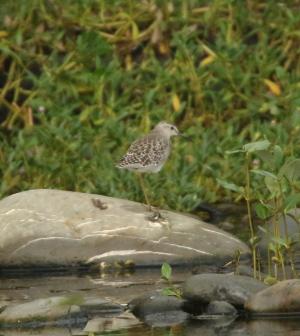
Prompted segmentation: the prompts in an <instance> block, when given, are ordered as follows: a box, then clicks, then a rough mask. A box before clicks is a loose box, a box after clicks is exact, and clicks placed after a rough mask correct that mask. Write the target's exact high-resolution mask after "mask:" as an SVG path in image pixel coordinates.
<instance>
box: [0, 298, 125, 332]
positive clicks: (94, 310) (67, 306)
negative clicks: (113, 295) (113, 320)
mask: <svg viewBox="0 0 300 336" xmlns="http://www.w3.org/2000/svg"><path fill="white" fill-rule="evenodd" d="M123 310H124V308H123V307H122V306H121V305H119V304H117V303H113V302H110V301H107V300H105V299H101V298H95V297H94V298H90V297H88V296H83V295H69V296H55V297H48V298H41V299H36V300H32V301H29V302H25V303H14V304H12V305H9V306H7V307H6V308H5V309H4V310H3V311H2V312H1V313H0V326H1V325H4V326H9V325H14V324H18V325H19V326H21V325H22V326H25V325H26V324H30V325H32V326H38V325H45V323H46V322H47V324H53V325H56V324H59V321H61V320H62V319H64V320H66V321H70V319H71V318H73V317H74V318H87V316H89V315H91V314H99V315H105V314H120V313H121V312H123Z"/></svg>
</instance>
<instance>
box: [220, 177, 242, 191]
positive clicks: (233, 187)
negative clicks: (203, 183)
mask: <svg viewBox="0 0 300 336" xmlns="http://www.w3.org/2000/svg"><path fill="white" fill-rule="evenodd" d="M217 182H218V183H219V185H220V186H222V187H223V188H224V189H228V190H231V191H235V192H237V193H240V194H242V193H243V192H244V188H243V187H240V186H238V185H236V184H234V183H231V182H227V181H224V180H221V179H217Z"/></svg>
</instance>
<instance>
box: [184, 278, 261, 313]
mask: <svg viewBox="0 0 300 336" xmlns="http://www.w3.org/2000/svg"><path fill="white" fill-rule="evenodd" d="M264 288H266V285H265V284H263V283H262V282H260V281H258V280H255V279H253V278H250V277H247V276H242V275H232V274H215V273H204V274H197V275H193V276H191V277H190V278H188V279H187V280H186V282H185V283H184V285H183V298H184V299H186V300H188V301H191V302H197V303H198V304H204V305H205V304H208V303H209V302H211V301H216V300H217V301H226V302H228V303H230V304H232V305H234V306H236V307H242V306H243V305H244V303H245V302H246V300H247V299H248V298H249V297H250V296H251V295H253V294H254V293H257V292H258V291H260V290H262V289H264Z"/></svg>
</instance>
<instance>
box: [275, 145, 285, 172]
mask: <svg viewBox="0 0 300 336" xmlns="http://www.w3.org/2000/svg"><path fill="white" fill-rule="evenodd" d="M283 158H284V155H283V152H282V149H281V147H280V146H278V145H275V146H274V161H275V162H274V163H275V167H276V168H277V169H278V168H279V167H281V166H282V164H283Z"/></svg>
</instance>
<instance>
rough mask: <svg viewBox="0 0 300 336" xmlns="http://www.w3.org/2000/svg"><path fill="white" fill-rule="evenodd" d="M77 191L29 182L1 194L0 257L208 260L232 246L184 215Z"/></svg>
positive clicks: (8, 262) (226, 254)
mask: <svg viewBox="0 0 300 336" xmlns="http://www.w3.org/2000/svg"><path fill="white" fill-rule="evenodd" d="M161 212H162V214H163V216H164V217H166V220H163V219H160V218H154V217H153V216H152V215H151V213H149V212H148V211H147V209H146V207H145V206H144V205H143V204H140V203H136V202H131V201H128V200H122V199H117V198H111V197H106V196H100V195H92V194H85V193H78V192H69V191H60V190H47V189H39V190H30V191H25V192H21V193H17V194H14V195H11V196H9V197H6V198H5V199H2V200H1V201H0V265H1V266H2V267H3V266H8V267H11V266H21V267H25V266H29V267H30V266H33V267H41V266H45V265H46V266H49V265H50V266H53V265H58V266H61V265H63V266H70V265H71V266H72V265H73V266H78V265H86V264H88V263H101V262H116V261H120V260H121V261H128V260H130V261H131V262H132V264H134V265H137V266H156V265H157V266H159V265H161V264H162V263H163V262H164V261H166V262H168V263H170V264H173V265H175V264H176V265H182V264H191V263H192V264H197V263H198V264H203V263H206V264H210V263H215V264H216V263H218V262H219V263H220V264H222V263H223V262H224V261H228V260H230V259H231V258H232V256H233V255H234V253H235V251H237V250H240V251H241V252H242V253H245V254H249V248H248V247H247V246H246V245H245V244H244V243H243V242H241V241H240V240H239V239H237V238H236V237H234V236H232V235H231V234H228V233H226V232H224V231H222V230H220V229H218V228H216V227H214V226H213V225H210V224H207V223H205V222H203V221H200V220H198V219H196V218H193V217H191V216H186V215H183V214H179V213H175V212H171V211H161Z"/></svg>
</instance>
